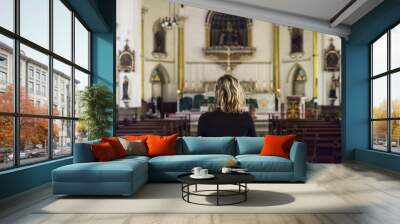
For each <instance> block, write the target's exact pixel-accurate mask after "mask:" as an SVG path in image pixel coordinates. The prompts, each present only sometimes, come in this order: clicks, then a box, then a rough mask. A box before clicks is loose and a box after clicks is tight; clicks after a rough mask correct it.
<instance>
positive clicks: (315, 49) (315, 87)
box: [312, 32, 319, 99]
mask: <svg viewBox="0 0 400 224" xmlns="http://www.w3.org/2000/svg"><path fill="white" fill-rule="evenodd" d="M312 56H313V97H314V98H315V99H316V98H317V97H318V56H319V55H318V33H317V32H313V55H312Z"/></svg>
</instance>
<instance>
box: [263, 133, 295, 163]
mask: <svg viewBox="0 0 400 224" xmlns="http://www.w3.org/2000/svg"><path fill="white" fill-rule="evenodd" d="M295 138H296V135H265V136H264V146H263V148H262V149H261V153H260V155H262V156H280V157H284V158H286V159H290V156H289V155H290V148H291V147H292V144H293V142H294V140H295Z"/></svg>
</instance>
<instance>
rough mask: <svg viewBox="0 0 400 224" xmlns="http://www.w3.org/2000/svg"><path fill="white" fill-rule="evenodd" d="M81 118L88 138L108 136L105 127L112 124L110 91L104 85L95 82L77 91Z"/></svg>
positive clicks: (111, 97) (107, 127)
mask: <svg viewBox="0 0 400 224" xmlns="http://www.w3.org/2000/svg"><path fill="white" fill-rule="evenodd" d="M79 96H80V98H79V106H80V107H81V109H82V115H81V118H82V120H84V121H85V124H86V126H87V129H88V134H89V136H88V137H89V139H97V138H101V137H105V136H109V133H108V132H107V129H109V128H110V127H111V125H112V120H111V119H112V107H113V95H112V92H111V91H110V90H109V89H108V88H107V87H106V86H104V85H101V84H95V85H92V86H89V87H86V88H85V89H84V90H83V91H82V92H80V93H79Z"/></svg>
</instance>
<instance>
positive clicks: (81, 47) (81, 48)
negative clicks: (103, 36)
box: [75, 18, 89, 69]
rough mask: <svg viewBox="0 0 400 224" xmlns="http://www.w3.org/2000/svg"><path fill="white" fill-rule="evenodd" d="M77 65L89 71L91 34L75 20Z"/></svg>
mask: <svg viewBox="0 0 400 224" xmlns="http://www.w3.org/2000/svg"><path fill="white" fill-rule="evenodd" d="M75 63H76V64H78V65H80V66H82V67H83V68H86V69H89V32H88V31H87V30H86V28H85V27H84V26H83V25H82V23H81V22H79V20H78V19H77V18H75Z"/></svg>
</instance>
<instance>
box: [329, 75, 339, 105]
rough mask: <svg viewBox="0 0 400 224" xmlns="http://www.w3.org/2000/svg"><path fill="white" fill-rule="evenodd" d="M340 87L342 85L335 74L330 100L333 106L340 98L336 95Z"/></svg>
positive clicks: (330, 90)
mask: <svg viewBox="0 0 400 224" xmlns="http://www.w3.org/2000/svg"><path fill="white" fill-rule="evenodd" d="M339 85H340V80H339V77H337V78H336V76H335V73H333V74H332V77H331V84H330V89H329V100H330V102H331V106H333V105H334V104H335V101H336V99H337V98H338V97H337V95H336V89H337V88H338V87H339Z"/></svg>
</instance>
